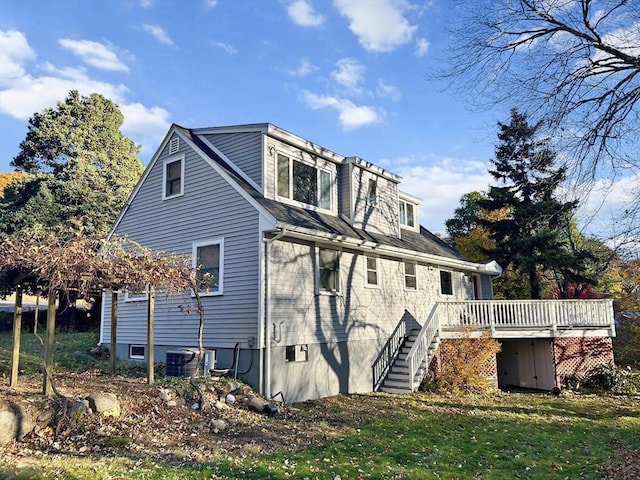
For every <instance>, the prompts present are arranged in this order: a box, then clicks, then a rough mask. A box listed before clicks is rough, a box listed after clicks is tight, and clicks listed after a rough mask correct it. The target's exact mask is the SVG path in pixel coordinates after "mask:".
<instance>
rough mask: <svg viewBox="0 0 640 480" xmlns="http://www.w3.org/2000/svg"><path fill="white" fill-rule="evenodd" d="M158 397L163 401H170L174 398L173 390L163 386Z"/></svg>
mask: <svg viewBox="0 0 640 480" xmlns="http://www.w3.org/2000/svg"><path fill="white" fill-rule="evenodd" d="M158 398H159V399H160V400H162V401H163V402H168V401H169V400H171V399H172V398H173V392H172V391H171V390H169V389H168V388H161V389H160V391H159V392H158Z"/></svg>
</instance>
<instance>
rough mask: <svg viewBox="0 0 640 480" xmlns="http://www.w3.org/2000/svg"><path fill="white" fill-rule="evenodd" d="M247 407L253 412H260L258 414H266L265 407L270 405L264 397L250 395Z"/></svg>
mask: <svg viewBox="0 0 640 480" xmlns="http://www.w3.org/2000/svg"><path fill="white" fill-rule="evenodd" d="M247 405H248V407H249V410H252V411H254V412H258V413H262V412H264V408H265V406H267V405H268V403H267V401H266V400H265V399H264V398H262V397H258V396H257V395H255V396H254V395H250V396H249V401H248V403H247Z"/></svg>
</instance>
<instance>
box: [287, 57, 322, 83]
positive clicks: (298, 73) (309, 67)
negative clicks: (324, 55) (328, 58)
mask: <svg viewBox="0 0 640 480" xmlns="http://www.w3.org/2000/svg"><path fill="white" fill-rule="evenodd" d="M317 69H318V67H316V66H315V65H313V64H312V63H311V62H310V61H309V60H307V59H306V58H303V59H301V60H300V63H298V66H297V67H296V68H293V69H288V70H285V71H286V72H287V74H288V75H291V76H292V77H300V78H303V77H306V76H307V75H309V74H311V73H313V72H315V71H316V70H317Z"/></svg>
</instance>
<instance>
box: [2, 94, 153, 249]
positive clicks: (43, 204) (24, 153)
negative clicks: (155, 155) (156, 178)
mask: <svg viewBox="0 0 640 480" xmlns="http://www.w3.org/2000/svg"><path fill="white" fill-rule="evenodd" d="M123 120H124V117H123V115H122V113H121V112H120V110H119V108H118V106H117V105H116V104H114V103H113V102H112V101H111V100H109V99H107V98H105V97H103V96H102V95H98V94H92V95H90V96H89V97H84V96H81V95H79V94H78V92H77V91H72V92H70V93H69V96H68V97H67V98H66V99H65V100H64V101H63V102H60V103H58V105H57V107H56V108H47V109H45V110H44V111H43V112H42V113H36V114H34V115H33V117H31V119H30V120H29V126H28V131H27V135H26V138H25V140H24V141H22V143H21V144H20V151H19V153H18V155H17V156H16V157H15V158H14V159H13V161H12V166H14V167H16V169H17V170H19V171H22V172H24V173H26V175H24V176H23V177H21V178H19V179H18V180H17V181H14V182H13V183H11V184H9V185H8V186H7V187H6V189H5V192H4V199H2V200H1V201H0V235H12V234H16V233H20V234H25V233H29V234H36V235H37V234H40V233H44V232H47V231H49V232H50V231H52V230H53V231H54V233H55V234H56V235H62V236H66V235H70V236H72V235H78V234H80V235H85V236H90V237H100V236H103V235H104V234H106V233H107V232H108V229H109V227H110V226H111V224H112V223H113V221H114V220H115V218H116V216H117V214H118V212H119V211H120V209H121V208H122V206H123V205H124V203H125V201H126V199H127V197H128V196H129V194H130V192H131V190H132V188H133V187H134V186H135V184H136V182H137V181H138V179H139V178H140V175H141V174H142V171H143V165H142V162H141V161H140V159H139V158H138V156H137V155H138V150H139V147H138V146H136V145H135V144H134V142H133V141H132V140H130V139H129V138H127V137H125V136H124V135H123V134H122V133H121V132H120V127H121V126H122V123H123Z"/></svg>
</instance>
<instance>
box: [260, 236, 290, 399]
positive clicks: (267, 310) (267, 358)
mask: <svg viewBox="0 0 640 480" xmlns="http://www.w3.org/2000/svg"><path fill="white" fill-rule="evenodd" d="M286 233H287V230H286V229H284V228H283V229H282V230H280V232H279V233H278V234H276V235H275V236H274V237H271V238H265V239H263V241H264V244H265V252H264V283H265V287H264V296H265V302H264V317H265V321H264V323H265V329H264V337H265V338H264V341H265V344H264V368H265V372H264V384H265V385H264V396H265V398H266V399H267V400H271V341H272V338H271V279H270V278H269V264H270V262H271V244H272V243H273V242H275V241H276V240H279V239H281V238H282V237H284V236H285V234H286Z"/></svg>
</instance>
